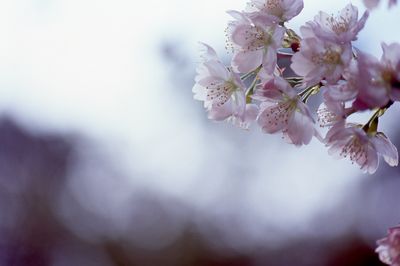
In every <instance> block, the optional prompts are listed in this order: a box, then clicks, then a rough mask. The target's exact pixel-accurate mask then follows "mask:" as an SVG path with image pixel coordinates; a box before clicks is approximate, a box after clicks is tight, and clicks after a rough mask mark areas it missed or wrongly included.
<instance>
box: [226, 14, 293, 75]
mask: <svg viewBox="0 0 400 266" xmlns="http://www.w3.org/2000/svg"><path fill="white" fill-rule="evenodd" d="M228 13H229V14H230V15H232V16H233V17H234V18H236V20H235V21H232V22H230V23H229V26H228V35H229V36H228V37H229V40H230V42H231V43H232V46H233V51H234V55H233V59H232V67H233V69H234V70H235V71H237V72H240V73H246V72H249V71H252V70H254V69H256V68H257V67H259V66H260V65H262V66H263V68H264V69H265V70H266V71H267V72H268V73H273V72H274V70H275V67H276V62H277V49H278V48H279V47H281V44H282V40H283V35H284V33H285V30H284V28H283V27H280V26H277V25H275V24H272V23H271V22H270V21H269V20H268V19H267V18H266V17H265V16H259V17H257V18H255V19H253V20H250V19H249V18H248V17H246V16H245V15H244V14H243V13H240V12H237V11H229V12H228Z"/></svg>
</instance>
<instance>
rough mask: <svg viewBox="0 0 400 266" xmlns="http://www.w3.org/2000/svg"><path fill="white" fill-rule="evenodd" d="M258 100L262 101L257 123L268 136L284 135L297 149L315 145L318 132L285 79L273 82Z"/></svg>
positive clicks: (269, 83)
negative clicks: (304, 145)
mask: <svg viewBox="0 0 400 266" xmlns="http://www.w3.org/2000/svg"><path fill="white" fill-rule="evenodd" d="M255 98H256V99H259V100H262V103H261V105H260V113H259V115H258V118H257V121H258V124H259V125H260V127H261V128H262V130H263V131H264V132H265V133H270V134H273V133H276V132H279V131H282V133H283V136H284V138H285V139H286V140H287V141H288V142H289V143H292V144H294V145H296V146H301V145H303V144H308V143H309V142H310V141H311V139H312V137H313V135H314V131H315V130H314V122H313V119H312V116H311V114H310V112H309V109H308V107H307V105H305V104H304V103H303V102H302V101H301V99H300V97H299V96H298V95H297V93H296V92H295V90H294V89H293V88H292V87H291V86H290V85H289V84H288V83H287V82H286V81H285V80H284V79H282V78H280V77H275V78H274V79H271V80H270V81H269V82H267V83H266V84H265V86H264V87H263V88H262V89H260V90H258V91H257V92H256V96H255Z"/></svg>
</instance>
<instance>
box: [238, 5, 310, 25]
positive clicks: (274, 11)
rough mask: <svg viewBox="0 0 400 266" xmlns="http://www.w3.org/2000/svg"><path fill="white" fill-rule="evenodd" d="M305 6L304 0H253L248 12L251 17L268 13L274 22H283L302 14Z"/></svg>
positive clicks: (248, 6)
mask: <svg viewBox="0 0 400 266" xmlns="http://www.w3.org/2000/svg"><path fill="white" fill-rule="evenodd" d="M303 7H304V3H303V0H252V1H251V2H250V3H248V4H247V9H246V12H247V13H248V15H249V17H251V18H255V17H258V16H259V15H266V16H268V17H269V19H270V20H271V21H273V22H274V23H282V22H285V21H289V20H290V19H292V18H293V17H295V16H297V15H298V14H300V12H301V10H303Z"/></svg>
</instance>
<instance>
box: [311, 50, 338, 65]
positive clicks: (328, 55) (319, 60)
mask: <svg viewBox="0 0 400 266" xmlns="http://www.w3.org/2000/svg"><path fill="white" fill-rule="evenodd" d="M312 61H313V62H314V63H316V64H318V65H325V64H328V65H339V64H340V63H341V62H342V60H341V55H340V53H338V52H337V51H335V50H333V49H331V48H328V49H326V51H325V52H324V53H321V54H316V55H314V56H313V57H312Z"/></svg>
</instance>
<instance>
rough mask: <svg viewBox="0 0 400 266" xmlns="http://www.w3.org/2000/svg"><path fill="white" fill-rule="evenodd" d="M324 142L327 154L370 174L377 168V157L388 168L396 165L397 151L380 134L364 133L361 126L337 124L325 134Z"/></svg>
mask: <svg viewBox="0 0 400 266" xmlns="http://www.w3.org/2000/svg"><path fill="white" fill-rule="evenodd" d="M325 142H326V145H327V146H328V147H329V154H332V155H337V156H339V157H343V158H346V157H348V158H349V159H350V160H351V161H352V162H353V163H356V164H358V165H359V166H360V168H361V170H362V171H364V172H368V173H370V174H373V173H375V171H376V169H377V168H378V164H379V155H381V156H382V157H383V159H384V160H385V161H386V163H388V164H389V165H390V166H397V165H398V153H397V149H396V147H395V146H394V145H393V144H392V143H391V142H390V140H389V139H388V138H387V137H386V136H385V135H384V134H383V133H382V132H377V133H376V132H375V133H373V132H366V131H365V130H364V129H363V128H362V126H361V125H355V124H346V123H345V122H344V121H343V122H341V123H337V124H335V125H334V126H333V127H332V128H331V129H330V130H329V132H328V133H327V136H326V138H325Z"/></svg>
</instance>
